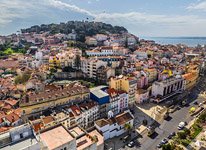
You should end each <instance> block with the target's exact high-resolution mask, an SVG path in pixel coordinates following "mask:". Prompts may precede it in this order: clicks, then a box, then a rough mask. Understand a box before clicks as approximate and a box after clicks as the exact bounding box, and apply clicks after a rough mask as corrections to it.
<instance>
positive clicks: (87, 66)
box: [81, 59, 107, 78]
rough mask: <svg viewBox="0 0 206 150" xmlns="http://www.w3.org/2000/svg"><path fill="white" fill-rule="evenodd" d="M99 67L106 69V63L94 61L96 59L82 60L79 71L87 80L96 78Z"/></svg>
mask: <svg viewBox="0 0 206 150" xmlns="http://www.w3.org/2000/svg"><path fill="white" fill-rule="evenodd" d="M101 66H104V67H106V66H107V62H104V61H101V60H96V59H84V60H82V61H81V70H82V72H84V73H85V74H86V75H87V76H88V77H89V78H96V75H97V69H98V68H99V67H101Z"/></svg>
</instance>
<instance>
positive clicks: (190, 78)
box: [182, 72, 199, 90]
mask: <svg viewBox="0 0 206 150" xmlns="http://www.w3.org/2000/svg"><path fill="white" fill-rule="evenodd" d="M182 77H183V78H184V80H185V82H184V83H185V90H190V89H192V88H193V87H194V86H195V85H196V83H197V80H198V77H199V75H198V73H195V72H190V73H186V74H183V75H182Z"/></svg>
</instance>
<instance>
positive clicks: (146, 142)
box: [122, 79, 206, 150]
mask: <svg viewBox="0 0 206 150" xmlns="http://www.w3.org/2000/svg"><path fill="white" fill-rule="evenodd" d="M205 82H206V79H202V80H201V82H200V84H197V86H196V87H195V88H194V89H193V90H192V91H191V92H190V94H189V95H188V97H187V100H188V101H189V105H187V106H184V107H180V109H179V110H176V111H175V112H174V113H171V114H170V117H171V118H170V120H168V121H166V120H164V121H163V122H161V125H160V126H159V127H157V128H156V129H155V131H156V133H157V134H156V136H155V137H153V138H150V137H148V136H147V135H143V137H142V138H139V140H138V141H139V143H140V144H141V147H134V148H128V147H126V148H124V149H122V150H137V149H138V150H155V149H158V148H157V145H158V144H159V143H160V142H161V140H162V139H164V138H167V137H168V135H169V134H170V133H171V132H177V131H178V129H177V126H178V125H179V123H180V122H182V121H185V122H187V123H188V122H190V121H192V120H193V119H194V117H191V116H190V114H189V110H190V108H191V107H195V108H198V107H199V106H198V105H195V104H194V100H195V101H197V102H198V103H202V102H203V101H204V100H205V98H204V97H201V96H198V95H199V93H200V92H201V91H202V92H204V91H206V84H205ZM163 105H164V104H163Z"/></svg>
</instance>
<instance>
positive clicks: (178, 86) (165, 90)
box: [152, 76, 184, 102]
mask: <svg viewBox="0 0 206 150" xmlns="http://www.w3.org/2000/svg"><path fill="white" fill-rule="evenodd" d="M183 90H184V80H183V78H182V77H181V76H176V77H172V78H169V79H166V80H164V81H156V82H154V83H153V84H152V96H154V97H155V98H158V97H159V98H160V99H156V100H154V101H156V102H160V101H163V100H165V99H167V98H169V97H171V96H173V95H175V94H177V93H181V92H182V91H183Z"/></svg>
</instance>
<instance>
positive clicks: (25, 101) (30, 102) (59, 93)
mask: <svg viewBox="0 0 206 150" xmlns="http://www.w3.org/2000/svg"><path fill="white" fill-rule="evenodd" d="M86 99H89V89H88V88H86V87H84V86H82V85H80V84H78V83H71V84H70V85H68V86H66V87H63V88H62V87H58V88H54V89H53V90H52V89H48V90H45V91H43V92H39V93H37V94H34V93H30V94H27V95H26V96H24V97H23V98H22V101H21V102H20V108H22V111H23V115H28V116H29V115H32V114H33V115H34V114H35V113H41V111H43V110H46V109H49V108H53V107H56V106H60V105H64V104H68V103H72V102H81V101H83V100H86Z"/></svg>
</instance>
